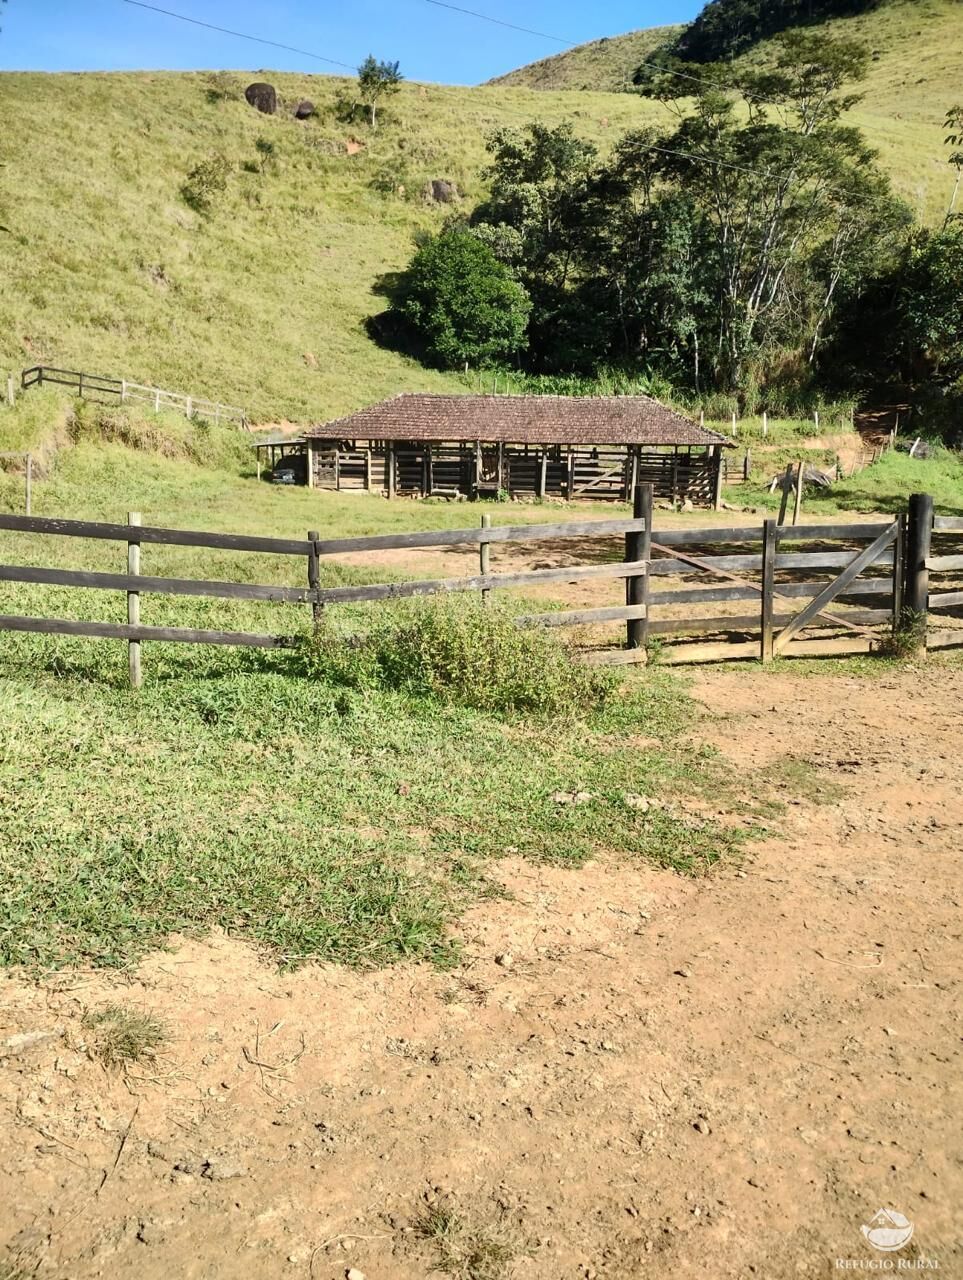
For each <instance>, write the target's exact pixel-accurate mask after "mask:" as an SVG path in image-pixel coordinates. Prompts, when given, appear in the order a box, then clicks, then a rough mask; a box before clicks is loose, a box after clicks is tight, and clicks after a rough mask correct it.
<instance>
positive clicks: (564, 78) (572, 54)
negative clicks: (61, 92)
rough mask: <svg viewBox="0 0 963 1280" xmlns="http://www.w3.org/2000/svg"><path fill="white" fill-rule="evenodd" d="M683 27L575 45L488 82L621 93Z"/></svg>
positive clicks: (652, 29)
mask: <svg viewBox="0 0 963 1280" xmlns="http://www.w3.org/2000/svg"><path fill="white" fill-rule="evenodd" d="M681 30H682V27H680V26H666V27H647V28H645V29H644V30H642V31H628V32H626V34H625V35H622V36H603V37H602V39H601V40H592V41H590V42H589V43H588V44H580V45H576V46H575V48H574V49H566V51H565V52H564V53H557V54H554V55H553V56H552V57H550V58H541V59H539V61H538V62H530V63H529V64H528V66H525V67H519V68H518V70H517V71H509V72H508V74H507V75H504V76H496V77H495V78H494V79H493V80H489V81H488V83H489V84H490V85H504V86H506V87H508V88H526V89H589V90H592V91H593V92H606V93H622V92H623V91H624V90H625V89H626V88H628V87H629V86H631V84H632V76H633V74H634V73H635V69H636V67H637V66H638V65H639V63H640V62H642V61H643V59H645V58H648V57H649V55H650V54H652V53H653V52H654V51H655V50H656V49H657V48H658V47H659V46H660V45H661V44H663V43H664V42H665V41H667V40H673V39H674V38H675V37H676V36H677V35H678V34H679V32H680V31H681Z"/></svg>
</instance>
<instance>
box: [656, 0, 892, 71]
mask: <svg viewBox="0 0 963 1280" xmlns="http://www.w3.org/2000/svg"><path fill="white" fill-rule="evenodd" d="M880 2H881V0H709V3H708V4H707V5H706V6H705V8H704V9H703V10H702V11H701V13H699V15H698V16H697V17H696V19H695V21H694V22H691V23H690V24H689V25H688V26H687V27H686V28H685V29H684V30H683V31H682V32H681V33H680V34H679V36H678V37H677V38H676V40H675V41H674V43H673V44H672V45H670V46H669V48H668V50H667V52H669V53H670V54H672V55H674V56H675V57H677V58H680V59H682V60H684V61H688V62H695V63H706V62H719V61H723V60H729V59H731V58H735V57H737V56H738V55H739V54H740V53H744V52H745V51H746V50H747V49H750V48H752V46H753V45H754V44H757V43H758V42H759V41H760V40H765V39H767V38H768V37H770V36H774V35H777V34H778V33H779V32H781V31H786V30H789V29H790V28H793V27H802V26H807V25H810V24H812V23H817V22H824V21H825V20H826V19H827V18H840V17H846V16H848V15H850V14H854V13H863V12H865V11H866V10H868V9H875V8H877V7H878V6H879V4H880Z"/></svg>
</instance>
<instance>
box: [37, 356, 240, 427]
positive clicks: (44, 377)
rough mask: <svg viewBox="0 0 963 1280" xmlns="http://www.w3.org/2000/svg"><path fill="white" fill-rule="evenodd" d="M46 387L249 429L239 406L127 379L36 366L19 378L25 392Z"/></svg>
mask: <svg viewBox="0 0 963 1280" xmlns="http://www.w3.org/2000/svg"><path fill="white" fill-rule="evenodd" d="M46 383H52V384H53V385H55V386H60V387H70V388H71V389H72V390H74V391H76V392H77V394H78V395H79V396H86V395H91V394H97V395H106V396H116V397H117V400H118V402H119V403H120V404H127V403H128V402H130V401H140V402H142V403H145V404H150V405H151V406H152V407H153V409H154V412H155V413H160V411H161V410H162V409H171V410H173V411H174V412H175V413H182V414H184V415H185V417H188V418H193V417H201V418H212V419H213V420H214V423H215V425H218V424H220V423H221V422H236V423H237V424H238V426H241V427H246V426H247V425H248V419H247V414H246V413H245V411H244V410H243V409H240V408H238V407H237V405H231V404H222V403H221V402H220V401H219V400H208V399H206V398H205V397H204V396H195V395H187V394H186V393H185V392H182V391H166V390H165V389H164V388H163V387H150V386H145V385H142V384H141V383H139V382H128V381H127V379H126V378H104V377H101V376H100V375H99V374H94V373H82V372H80V371H79V370H77V369H55V368H54V367H53V366H52V365H48V364H37V365H33V366H32V367H31V368H29V369H24V370H23V371H22V372H21V374H20V386H21V388H22V389H23V390H24V391H26V390H27V389H28V388H30V387H42V386H44V385H45V384H46Z"/></svg>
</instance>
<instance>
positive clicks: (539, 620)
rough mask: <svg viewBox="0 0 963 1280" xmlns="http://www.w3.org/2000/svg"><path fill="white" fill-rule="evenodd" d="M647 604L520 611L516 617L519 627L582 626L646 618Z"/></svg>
mask: <svg viewBox="0 0 963 1280" xmlns="http://www.w3.org/2000/svg"><path fill="white" fill-rule="evenodd" d="M644 617H645V606H644V605H641V604H633V605H613V606H611V607H610V608H609V607H606V608H600V609H557V610H555V611H554V612H552V613H520V614H518V615H517V616H516V618H515V624H516V626H519V627H535V626H538V627H580V626H587V625H591V624H592V623H598V622H625V621H628V620H630V619H637V618H644Z"/></svg>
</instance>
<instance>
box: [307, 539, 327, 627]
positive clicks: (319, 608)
mask: <svg viewBox="0 0 963 1280" xmlns="http://www.w3.org/2000/svg"><path fill="white" fill-rule="evenodd" d="M320 537H321V534H320V533H319V532H318V531H317V529H309V530H308V542H309V543H310V547H309V549H308V588H309V589H310V591H311V593H312V596H313V599H312V600H311V619H312V621H313V623H314V626H315V630H316V629H317V628H318V627H319V626H320V625H321V618H322V616H323V610H324V605H323V604H321V602H320V601H319V600H318V596H317V593H318V590H319V588H320V586H321V560H320V557H319V556H318V540H319V538H320Z"/></svg>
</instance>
